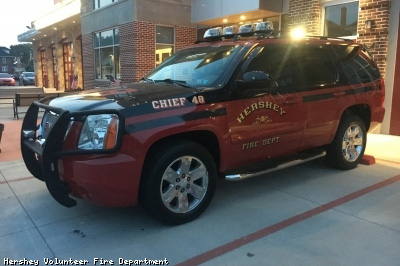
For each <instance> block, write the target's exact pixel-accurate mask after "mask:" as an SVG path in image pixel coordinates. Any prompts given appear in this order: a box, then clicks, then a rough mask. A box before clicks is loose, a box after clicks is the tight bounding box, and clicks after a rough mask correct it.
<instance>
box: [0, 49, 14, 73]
mask: <svg viewBox="0 0 400 266" xmlns="http://www.w3.org/2000/svg"><path fill="white" fill-rule="evenodd" d="M14 58H15V57H14V56H11V55H10V49H8V48H6V47H3V46H1V47H0V73H8V74H13V64H14Z"/></svg>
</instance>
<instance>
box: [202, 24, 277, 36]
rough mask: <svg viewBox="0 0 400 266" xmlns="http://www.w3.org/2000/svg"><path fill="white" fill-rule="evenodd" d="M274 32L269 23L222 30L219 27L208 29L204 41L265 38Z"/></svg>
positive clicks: (230, 27) (272, 26)
mask: <svg viewBox="0 0 400 266" xmlns="http://www.w3.org/2000/svg"><path fill="white" fill-rule="evenodd" d="M273 30H274V25H273V24H272V22H271V21H264V22H259V23H252V24H245V25H241V26H240V27H239V29H238V26H229V27H225V28H224V29H222V28H221V27H217V28H211V29H208V30H207V31H206V32H205V34H204V39H206V40H218V39H222V38H223V37H224V38H234V37H235V38H236V36H243V37H244V36H253V35H257V36H258V37H260V34H261V36H263V37H267V36H269V34H271V33H272V32H273Z"/></svg>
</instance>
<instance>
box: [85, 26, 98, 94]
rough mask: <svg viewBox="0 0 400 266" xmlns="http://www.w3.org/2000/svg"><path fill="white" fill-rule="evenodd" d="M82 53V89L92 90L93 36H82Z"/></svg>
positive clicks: (93, 83) (93, 82)
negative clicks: (83, 85)
mask: <svg viewBox="0 0 400 266" xmlns="http://www.w3.org/2000/svg"><path fill="white" fill-rule="evenodd" d="M82 53H83V55H82V56H83V66H82V68H83V80H84V84H85V88H84V89H93V88H94V87H95V81H94V50H93V35H92V34H91V33H88V34H83V35H82Z"/></svg>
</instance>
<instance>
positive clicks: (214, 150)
mask: <svg viewBox="0 0 400 266" xmlns="http://www.w3.org/2000/svg"><path fill="white" fill-rule="evenodd" d="M182 140H190V141H193V142H196V143H199V144H200V145H202V146H204V147H205V148H206V149H207V150H208V151H209V153H210V154H211V155H212V156H213V158H214V161H215V165H216V167H217V169H219V166H220V159H221V151H220V143H219V140H218V137H217V136H216V134H215V133H214V132H212V131H209V130H194V131H186V132H180V133H176V134H174V135H169V136H167V137H164V138H161V139H158V140H157V141H155V142H153V143H152V144H151V145H150V147H149V149H148V151H147V153H146V157H145V162H146V160H148V158H149V157H151V155H152V154H153V153H154V152H155V151H156V150H158V148H159V147H161V146H164V145H169V144H170V143H173V142H179V141H182Z"/></svg>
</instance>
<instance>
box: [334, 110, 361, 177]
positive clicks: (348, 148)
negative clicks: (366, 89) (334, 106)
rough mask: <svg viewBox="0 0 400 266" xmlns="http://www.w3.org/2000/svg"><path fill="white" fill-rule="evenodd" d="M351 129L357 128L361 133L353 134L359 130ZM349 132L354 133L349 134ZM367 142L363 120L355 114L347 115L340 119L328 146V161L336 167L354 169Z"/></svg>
mask: <svg viewBox="0 0 400 266" xmlns="http://www.w3.org/2000/svg"><path fill="white" fill-rule="evenodd" d="M349 129H350V130H351V129H357V130H358V132H359V133H358V134H357V135H355V136H352V135H354V134H355V133H356V132H357V131H356V130H353V131H348V130H349ZM349 132H353V133H351V134H349ZM349 136H351V137H352V139H351V137H350V138H349ZM358 144H360V145H358ZM366 144H367V130H366V128H365V124H364V122H363V120H361V118H360V117H358V116H355V115H345V116H344V117H343V118H342V120H341V121H340V124H339V127H338V130H337V131H336V135H335V137H334V139H333V141H332V143H331V144H330V145H329V146H328V147H327V152H328V154H327V158H328V161H329V163H330V164H331V165H332V166H333V167H335V168H339V169H343V170H348V169H353V168H355V167H357V165H358V164H359V163H360V161H361V159H362V157H363V155H364V151H365V146H366ZM354 151H357V152H356V153H355V152H354Z"/></svg>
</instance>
